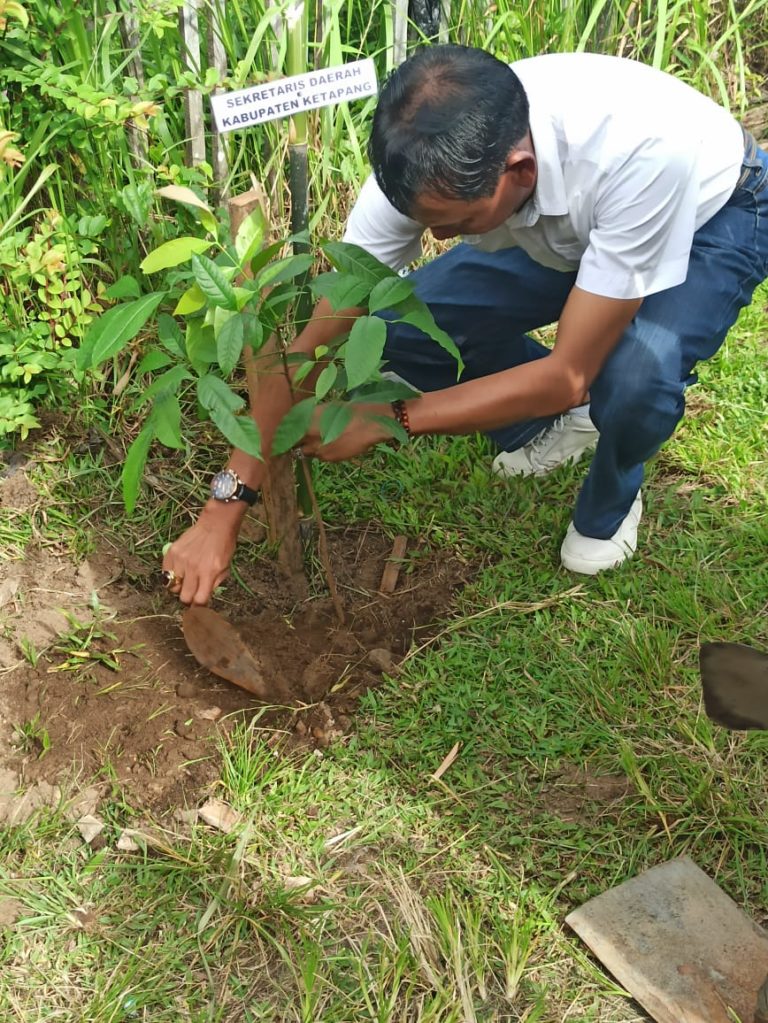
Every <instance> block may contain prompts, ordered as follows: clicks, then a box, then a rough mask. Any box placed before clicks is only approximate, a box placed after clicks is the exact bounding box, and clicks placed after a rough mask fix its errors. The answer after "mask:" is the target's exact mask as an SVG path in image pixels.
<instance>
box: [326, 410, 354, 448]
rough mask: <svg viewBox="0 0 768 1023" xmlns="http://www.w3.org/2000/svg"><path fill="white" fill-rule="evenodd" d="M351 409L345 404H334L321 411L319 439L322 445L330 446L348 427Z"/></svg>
mask: <svg viewBox="0 0 768 1023" xmlns="http://www.w3.org/2000/svg"><path fill="white" fill-rule="evenodd" d="M352 413H353V409H352V407H351V406H350V405H348V404H346V402H338V403H337V402H334V403H333V404H332V405H328V406H327V407H326V408H324V409H323V411H322V413H321V415H320V439H321V440H322V442H323V444H332V443H333V442H334V441H335V440H337V439H338V438H339V437H340V436H341V435H342V433H344V431H345V430H346V428H347V427H348V426H349V423H350V420H351V419H352Z"/></svg>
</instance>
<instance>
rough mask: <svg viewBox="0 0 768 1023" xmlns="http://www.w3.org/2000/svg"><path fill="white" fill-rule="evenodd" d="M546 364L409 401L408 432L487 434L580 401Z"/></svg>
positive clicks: (534, 364)
mask: <svg viewBox="0 0 768 1023" xmlns="http://www.w3.org/2000/svg"><path fill="white" fill-rule="evenodd" d="M550 359H551V356H545V357H544V358H543V359H538V360H537V361H536V362H529V363H526V364H525V365H523V366H515V367H514V368H512V369H507V370H503V371H502V372H501V373H493V374H491V375H490V376H486V377H481V378H479V379H477V380H468V381H466V383H461V384H456V385H455V386H454V387H449V388H445V389H444V390H440V391H430V392H428V393H427V394H424V395H422V396H421V397H420V398H412V399H410V400H409V401H408V402H406V407H407V409H408V418H409V420H410V427H411V432H412V433H414V434H422V433H442V434H460V433H475V432H476V431H480V432H486V431H488V430H494V429H498V428H500V427H502V426H508V425H509V424H510V423H515V422H520V421H521V420H524V419H533V418H537V417H539V416H548V415H557V414H558V413H560V412H565V411H566V410H567V409H569V408H571V407H572V406H573V405H576V404H578V403H579V401H581V400H582V398H583V392H580V393H579V394H576V393H575V392H574V391H573V390H572V388H571V386H570V383H569V381H568V379H567V378H565V377H562V376H561V375H560V374H559V373H558V372H557V368H556V365H554V366H553V365H552V364H551V363H550ZM548 363H550V364H549V365H547V364H548Z"/></svg>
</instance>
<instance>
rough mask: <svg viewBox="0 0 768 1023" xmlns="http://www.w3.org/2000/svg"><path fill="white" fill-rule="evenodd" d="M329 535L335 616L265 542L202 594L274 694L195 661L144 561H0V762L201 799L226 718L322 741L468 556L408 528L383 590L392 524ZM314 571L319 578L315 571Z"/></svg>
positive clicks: (20, 769)
mask: <svg viewBox="0 0 768 1023" xmlns="http://www.w3.org/2000/svg"><path fill="white" fill-rule="evenodd" d="M25 496H26V495H25ZM329 544H330V548H331V558H332V562H333V566H334V569H335V571H336V574H337V584H338V586H339V590H340V594H341V598H342V601H343V604H344V609H345V614H346V619H347V620H346V623H345V624H344V625H343V626H341V625H340V624H339V622H338V620H337V618H336V616H335V613H334V609H333V605H332V603H331V601H330V600H329V599H328V597H327V596H326V595H321V596H317V597H314V598H312V599H309V600H307V601H304V602H302V603H300V604H295V603H293V602H292V601H291V599H290V598H289V597H288V596H287V595H286V589H287V588H286V587H283V586H282V585H281V580H280V578H279V575H278V570H277V568H276V566H275V564H274V562H273V561H272V560H271V559H269V558H267V557H263V558H261V559H260V560H257V561H255V562H251V563H249V564H247V565H243V564H242V563H239V564H238V570H239V572H240V575H241V578H242V580H243V582H244V584H245V586H247V588H248V590H249V591H250V593H251V594H252V595H249V594H248V593H246V592H245V591H244V590H243V589H241V588H239V587H236V586H235V585H234V584H232V583H230V584H229V585H228V587H227V588H226V590H225V592H224V593H223V595H222V596H221V597H217V599H216V601H215V605H214V606H215V608H216V609H217V610H218V611H220V612H222V613H223V614H224V615H225V616H226V617H227V618H228V619H229V620H230V621H231V622H233V624H235V625H236V626H237V628H238V630H239V631H240V633H241V635H242V636H244V637H245V638H246V639H247V641H248V643H249V644H250V645H251V647H252V649H253V650H254V651H255V652H256V653H257V654H258V657H259V660H260V662H261V664H262V666H263V668H264V672H265V676H266V677H271V676H272V675H274V677H276V678H279V679H280V680H281V691H284V692H287V694H288V697H289V698H288V700H287V701H286V703H287V706H284V707H280V708H274V707H272V708H265V707H264V705H263V704H259V703H258V702H256V701H255V700H254V699H253V697H251V696H250V694H248V693H247V692H244V691H242V690H240V689H238V688H236V687H235V686H234V685H231V684H229V683H227V682H225V681H222V680H220V679H218V678H216V677H214V676H213V675H211V674H210V673H209V672H207V671H206V670H205V669H202V668H200V667H199V666H198V665H197V663H196V662H195V661H194V659H193V658H192V656H191V654H190V653H189V651H188V650H187V648H186V646H185V644H184V640H183V637H182V634H181V627H180V621H181V611H182V608H181V607H180V606H179V604H178V602H177V601H176V600H175V599H174V598H172V597H170V596H169V595H167V594H166V593H165V591H164V590H163V589H162V586H161V584H160V580H159V574H158V573H157V572H156V571H155V570H154V568H149V567H147V566H146V565H142V564H141V563H139V562H138V561H136V560H135V559H132V560H130V561H128V560H126V561H122V562H121V561H117V560H116V559H115V557H114V556H105V555H102V556H100V557H93V558H90V559H89V560H88V561H87V562H83V563H82V564H80V565H78V566H75V565H73V564H72V563H71V561H70V560H69V558H68V557H67V555H66V554H65V553H64V552H63V551H59V550H56V549H55V548H51V547H50V546H48V547H30V548H29V549H27V550H26V551H25V552H24V560H23V561H19V560H11V561H8V562H5V563H1V564H0V601H2V602H3V606H2V607H0V616H2V617H3V626H4V632H3V637H4V638H3V639H2V641H1V642H0V667H1V668H2V674H0V769H5V770H6V771H11V772H14V773H15V775H16V776H17V777H18V779H19V781H20V784H21V785H22V787H23V786H25V785H34V784H35V783H41V782H42V783H49V784H51V785H59V786H64V787H66V785H67V783H68V782H69V781H71V780H74V781H76V782H77V784H78V785H80V786H82V785H86V784H88V783H91V782H93V781H95V782H97V783H99V782H103V783H107V785H111V786H114V787H116V788H117V789H118V790H122V791H123V792H124V793H125V795H126V797H127V798H128V799H129V801H130V802H131V803H132V805H134V806H138V807H142V806H143V807H145V808H147V809H153V810H155V811H158V810H162V809H165V808H170V807H179V806H182V805H194V804H196V803H197V802H199V800H200V798H201V797H202V795H203V792H204V790H205V788H206V787H207V786H208V785H209V784H210V783H211V782H212V781H214V780H215V779H216V778H217V777H218V769H219V764H218V758H217V752H216V743H215V739H216V737H217V735H220V733H221V731H222V730H227V729H231V728H232V727H233V726H234V724H235V722H237V721H242V720H246V721H247V720H251V719H252V718H253V716H254V715H255V714H258V715H259V727H262V728H267V729H273V730H274V735H275V738H276V741H285V742H289V743H296V742H300V743H303V744H307V745H310V746H319V747H324V746H326V745H328V743H329V742H332V741H334V740H335V739H337V738H339V737H341V736H342V735H343V734H344V733H345V732H348V731H349V730H350V728H351V727H352V721H351V715H352V714H353V713H354V710H355V707H356V702H357V698H358V697H359V695H360V693H361V692H362V691H364V690H365V689H367V688H369V687H371V686H375V685H376V684H377V683H378V682H379V680H380V679H381V677H382V675H383V674H384V673H387V674H394V673H395V672H396V670H397V662H398V660H399V659H400V658H401V657H402V656H403V654H404V653H405V652H406V651H407V650H408V649H409V647H410V646H411V644H412V642H414V640H415V641H416V642H420V641H423V640H424V638H426V637H427V636H428V635H429V631H430V628H432V630H433V631H434V630H435V628H436V625H435V623H436V622H437V621H438V620H439V619H440V618H441V617H444V615H445V613H446V611H447V610H448V609H449V608H450V606H451V604H452V602H453V594H454V592H455V590H456V589H457V587H459V586H461V585H462V584H463V583H464V582H465V581H466V580H467V577H468V576H469V574H470V570H469V568H468V567H467V566H466V565H465V564H463V563H461V562H459V561H458V560H456V559H452V558H449V557H447V556H446V555H444V554H433V553H431V552H430V551H428V550H426V549H424V548H422V547H420V545H419V544H418V542H417V541H413V540H411V541H410V542H409V545H408V550H407V553H406V558H405V562H406V563H405V564H404V565H403V567H402V571H401V573H400V576H399V579H398V583H397V586H396V589H395V591H394V592H393V593H392V594H390V595H387V596H385V595H382V594H381V593H379V591H378V588H379V584H380V581H381V576H382V572H383V570H384V567H385V565H386V564H387V559H388V557H389V555H390V552H391V549H392V540H391V538H388V537H386V536H384V535H383V534H382V533H381V531H380V530H378V529H377V528H376V527H375V526H370V525H369V526H362V527H350V528H346V529H343V530H339V531H335V532H331V533H330V535H329ZM318 572H319V570H318ZM313 584H314V585H316V586H317V588H318V589H319V590H322V591H323V593H324V592H325V587H324V581H323V579H322V577H321V576H320V575H318V576H317V577H316V578H315V579H313ZM94 595H95V596H94ZM62 633H64V635H62ZM24 650H26V659H25V657H24V656H23V651H24ZM40 651H44V652H42V653H41V652H40ZM35 660H36V663H34V664H33V663H31V661H35Z"/></svg>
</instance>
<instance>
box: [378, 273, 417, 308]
mask: <svg viewBox="0 0 768 1023" xmlns="http://www.w3.org/2000/svg"><path fill="white" fill-rule="evenodd" d="M413 289H414V284H413V282H412V281H409V280H408V278H407V277H387V278H386V279H385V280H383V281H379V283H378V284H377V285H376V287H375V288H374V289H373V291H372V292H371V296H370V298H369V299H368V311H369V312H372V313H375V312H376V311H377V310H378V309H394V308H395V306H396V305H397V304H398V303H399V302H404V301H405V300H406V299H408V298H410V297H411V295H412V294H413Z"/></svg>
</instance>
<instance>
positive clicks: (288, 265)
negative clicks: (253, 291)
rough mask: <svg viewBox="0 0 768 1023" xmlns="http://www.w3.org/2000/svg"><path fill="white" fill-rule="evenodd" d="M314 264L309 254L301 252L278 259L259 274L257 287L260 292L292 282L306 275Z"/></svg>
mask: <svg viewBox="0 0 768 1023" xmlns="http://www.w3.org/2000/svg"><path fill="white" fill-rule="evenodd" d="M313 263H314V258H313V256H312V255H311V253H309V252H300V253H299V254H298V255H297V256H286V257H285V258H284V259H276V260H275V262H274V263H270V264H269V266H267V267H266V268H265V269H264V270H262V271H261V273H260V274H259V278H258V281H257V287H258V289H259V290H261V289H262V288H266V287H269V286H271V285H274V284H279V283H281V282H282V281H290V280H292V279H293V278H294V277H298V276H299V274H303V273H306V272H307V270H309V268H310V267H311V266H312V264H313Z"/></svg>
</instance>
